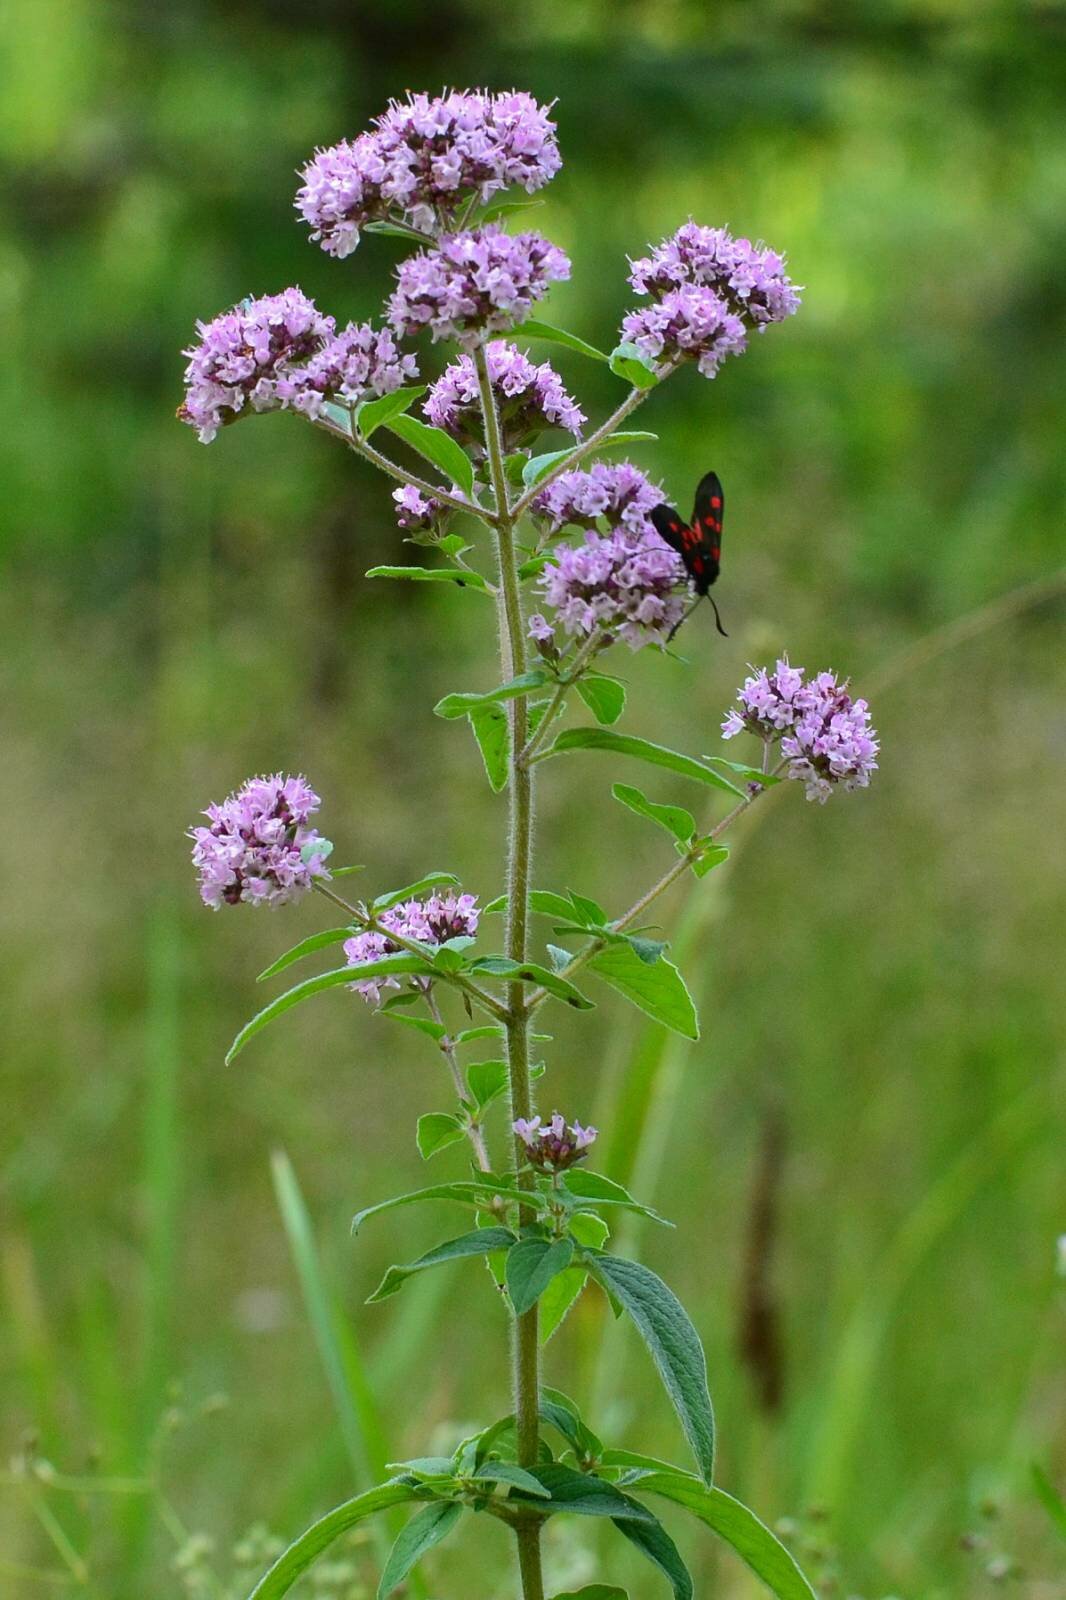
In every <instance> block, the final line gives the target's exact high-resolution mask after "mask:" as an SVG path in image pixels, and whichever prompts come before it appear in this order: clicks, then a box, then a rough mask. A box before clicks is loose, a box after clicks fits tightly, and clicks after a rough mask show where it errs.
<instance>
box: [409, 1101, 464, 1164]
mask: <svg viewBox="0 0 1066 1600" xmlns="http://www.w3.org/2000/svg"><path fill="white" fill-rule="evenodd" d="M464 1132H465V1130H464V1128H463V1124H462V1123H461V1122H460V1121H459V1118H458V1117H453V1116H452V1114H451V1112H450V1111H427V1112H425V1113H424V1115H423V1116H421V1117H419V1119H418V1132H417V1134H416V1135H415V1139H416V1143H417V1145H418V1153H419V1155H420V1156H421V1157H422V1160H423V1161H428V1160H429V1158H430V1156H435V1155H436V1153H437V1151H438V1150H446V1149H447V1148H448V1146H449V1145H450V1144H458V1143H459V1140H460V1139H462V1138H463V1137H464Z"/></svg>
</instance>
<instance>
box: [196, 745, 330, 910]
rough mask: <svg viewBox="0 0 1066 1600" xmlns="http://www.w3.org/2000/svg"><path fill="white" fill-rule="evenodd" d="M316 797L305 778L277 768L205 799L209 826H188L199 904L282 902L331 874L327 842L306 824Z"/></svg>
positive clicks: (313, 811)
mask: <svg viewBox="0 0 1066 1600" xmlns="http://www.w3.org/2000/svg"><path fill="white" fill-rule="evenodd" d="M319 804H320V802H319V798H318V796H317V794H315V793H314V791H313V790H312V789H310V788H309V787H308V785H307V783H306V781H305V780H304V779H303V778H283V777H282V776H281V774H280V773H275V774H274V776H273V777H270V778H250V779H249V780H248V782H247V783H246V784H245V785H244V786H243V788H241V789H238V790H237V791H236V793H234V794H231V795H230V796H229V798H228V799H227V800H224V801H223V803H222V804H221V805H220V806H217V805H210V806H208V807H207V809H206V811H205V812H204V815H205V817H207V819H208V826H207V827H204V826H202V825H201V826H199V827H196V828H192V829H190V830H189V837H190V838H191V839H192V840H193V850H192V859H193V865H194V866H195V867H196V870H197V872H198V873H199V875H200V898H201V899H202V900H203V902H204V904H205V905H207V906H210V907H211V909H212V910H213V911H217V910H218V909H219V907H220V906H223V905H237V904H238V903H239V902H240V901H244V902H245V903H246V904H248V905H284V904H285V903H286V902H287V901H289V900H295V899H297V898H298V897H299V896H300V895H301V894H304V893H306V891H307V890H308V889H310V888H311V886H312V884H313V882H314V880H315V879H316V878H328V877H329V871H328V869H327V867H326V857H327V856H328V855H329V852H330V850H331V848H332V846H331V845H330V843H329V841H328V840H327V839H323V838H322V836H321V835H320V834H319V833H317V832H316V831H315V829H314V828H309V827H308V826H307V822H308V819H309V818H310V817H311V816H313V815H314V813H315V812H316V811H317V810H318V808H319Z"/></svg>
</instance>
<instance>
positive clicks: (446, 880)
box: [370, 872, 459, 914]
mask: <svg viewBox="0 0 1066 1600" xmlns="http://www.w3.org/2000/svg"><path fill="white" fill-rule="evenodd" d="M458 882H459V879H458V878H457V877H456V876H455V873H454V872H427V873H426V875H425V877H424V878H416V879H415V881H414V883H405V884H404V886H403V888H402V889H389V890H388V891H387V892H386V893H385V894H379V895H378V897H377V899H376V900H375V901H374V902H373V904H372V905H371V907H370V909H371V911H373V912H374V913H375V914H376V913H377V912H379V911H387V910H388V909H389V907H390V906H397V905H399V903H400V901H401V900H413V899H414V897H415V895H418V894H424V893H425V891H426V890H427V889H439V888H441V887H443V886H444V885H448V886H449V887H452V888H454V886H455V885H456V884H457V883H458Z"/></svg>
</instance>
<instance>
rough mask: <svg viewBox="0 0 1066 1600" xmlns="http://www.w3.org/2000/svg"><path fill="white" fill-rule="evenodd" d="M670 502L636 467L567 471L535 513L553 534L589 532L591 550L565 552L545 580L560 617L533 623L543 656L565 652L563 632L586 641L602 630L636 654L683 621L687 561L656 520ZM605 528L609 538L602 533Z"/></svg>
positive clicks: (544, 589)
mask: <svg viewBox="0 0 1066 1600" xmlns="http://www.w3.org/2000/svg"><path fill="white" fill-rule="evenodd" d="M662 498H663V494H662V489H661V488H660V487H658V486H657V485H655V484H653V483H651V482H650V481H649V479H648V478H646V477H645V476H644V474H643V472H641V471H639V469H638V468H637V467H634V466H633V464H632V463H631V462H629V461H622V462H619V463H617V464H610V465H609V464H608V463H607V462H597V463H596V465H595V466H593V467H590V468H588V469H587V470H583V469H581V468H576V469H575V470H574V471H573V472H565V473H564V474H563V475H562V477H561V478H557V479H556V480H555V482H554V483H551V484H549V485H548V487H547V488H546V489H544V490H543V491H542V493H541V494H539V495H538V496H537V497H536V499H535V500H534V502H533V505H532V507H531V509H532V511H533V513H534V514H535V515H536V516H540V517H543V518H545V519H546V521H547V522H548V524H549V526H550V529H551V531H552V532H553V533H556V532H558V531H559V530H560V529H561V528H564V527H566V526H568V525H576V526H577V527H580V528H586V529H588V530H589V532H588V534H587V536H586V538H585V542H584V543H583V544H581V545H578V546H576V547H574V546H568V545H564V546H563V547H562V548H560V549H559V550H558V551H557V552H556V554H555V557H554V561H553V564H552V565H550V566H547V567H545V569H544V571H543V572H542V573H541V575H540V579H539V586H540V592H541V595H542V597H543V599H544V601H545V603H546V604H547V605H548V606H550V607H552V608H553V610H554V612H555V616H554V619H553V620H552V621H549V620H548V619H547V618H546V617H544V616H543V615H541V614H540V613H539V612H538V613H537V614H536V615H535V616H532V617H530V619H529V633H530V637H531V638H533V639H534V640H535V641H536V642H537V644H538V646H540V647H541V651H542V653H543V654H547V655H551V654H552V653H553V652H554V651H555V650H556V649H557V646H556V642H555V628H556V627H562V629H563V630H564V632H566V633H568V634H570V635H572V636H574V635H584V636H585V637H586V638H587V637H588V636H589V635H590V634H592V633H594V632H596V630H597V629H599V630H602V632H603V634H604V638H605V641H609V640H610V639H611V638H612V637H617V638H620V639H624V640H625V641H626V643H627V644H628V645H629V646H630V648H631V649H633V650H636V649H638V648H639V647H640V646H641V645H643V644H649V643H652V642H654V641H656V640H660V639H665V638H666V637H667V636H668V635H669V633H670V631H671V629H673V628H674V627H675V626H676V624H677V623H678V622H679V621H680V619H681V617H682V615H683V613H684V608H685V599H686V595H687V587H688V580H687V576H686V573H685V567H684V563H683V562H682V560H681V558H680V556H679V555H677V553H676V552H675V551H673V550H671V549H670V547H669V545H667V544H665V543H664V541H663V540H662V539H660V537H659V535H658V534H657V533H656V531H655V529H654V528H653V527H652V524H651V523H650V522H649V521H648V513H649V511H651V510H652V508H653V507H654V506H657V505H659V504H660V503H661V502H662ZM603 523H606V525H607V528H608V532H607V533H606V534H603V533H601V532H599V531H598V530H599V528H600V527H601V526H602V524H603Z"/></svg>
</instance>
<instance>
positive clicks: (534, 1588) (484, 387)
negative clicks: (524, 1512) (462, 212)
mask: <svg viewBox="0 0 1066 1600" xmlns="http://www.w3.org/2000/svg"><path fill="white" fill-rule="evenodd" d="M474 360H475V364H476V366H477V374H478V385H479V388H480V392H481V408H482V411H483V413H484V418H485V447H486V450H487V452H488V459H489V470H490V473H491V477H492V488H493V493H494V495H495V498H496V520H495V531H496V550H497V558H498V565H499V609H498V616H499V624H500V644H501V653H502V655H503V657H504V662H505V666H506V670H507V671H508V673H509V674H510V675H511V676H517V675H518V674H519V673H521V672H524V671H525V664H526V642H525V634H524V631H523V625H522V601H521V596H520V593H519V583H518V561H517V557H516V553H515V541H514V519H515V515H516V513H515V512H514V511H512V509H511V508H510V507H509V505H508V500H507V477H506V473H505V471H504V464H503V444H502V441H501V438H500V423H499V417H498V416H497V414H496V401H495V399H494V397H493V393H492V384H491V382H490V381H489V372H488V366H487V363H486V360H485V351H484V347H483V346H482V347H479V348H478V350H477V351H476V352H475V357H474ZM508 717H509V720H510V784H509V788H508V795H509V802H510V804H509V816H508V829H507V954H508V956H509V957H510V958H511V960H512V961H525V959H526V946H527V941H528V918H529V886H530V871H531V862H532V854H533V774H532V772H531V771H530V769H529V767H528V766H525V765H524V764H523V763H522V762H521V760H520V757H521V754H522V751H523V750H524V748H525V745H526V741H527V739H528V737H529V715H528V710H527V706H526V701H525V697H524V696H520V697H519V698H518V699H516V700H512V701H510V703H509V707H508ZM507 1000H508V1010H509V1016H508V1020H507V1025H506V1026H507V1067H508V1074H509V1077H510V1086H511V1113H512V1116H513V1117H528V1116H530V1115H531V1114H532V1110H533V1100H532V1093H531V1089H530V1078H529V1012H528V1009H527V1007H526V1004H525V995H524V991H523V988H522V985H521V983H512V984H510V985H509V986H508V993H507ZM513 1163H514V1169H515V1172H516V1173H517V1181H518V1183H519V1185H520V1187H522V1188H530V1187H531V1186H532V1183H533V1175H532V1172H531V1171H530V1170H529V1168H528V1165H527V1164H526V1163H525V1162H524V1160H523V1156H522V1151H521V1149H520V1147H519V1142H518V1140H517V1139H516V1141H515V1150H514V1157H513ZM523 1220H524V1214H523ZM513 1363H514V1389H515V1428H516V1434H517V1443H518V1462H519V1465H520V1466H524V1467H531V1466H533V1465H535V1463H536V1460H537V1452H538V1443H539V1415H538V1413H539V1408H540V1344H539V1336H538V1314H537V1308H536V1306H534V1307H533V1308H532V1310H530V1311H527V1312H526V1313H525V1315H524V1316H521V1317H518V1318H516V1320H515V1335H514V1349H513ZM515 1537H516V1539H517V1541H518V1562H519V1568H520V1572H521V1578H522V1594H523V1597H524V1600H544V1579H543V1577H542V1574H541V1561H540V1521H539V1519H533V1518H531V1519H530V1520H528V1521H523V1522H521V1523H519V1524H518V1525H517V1526H516V1528H515Z"/></svg>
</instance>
